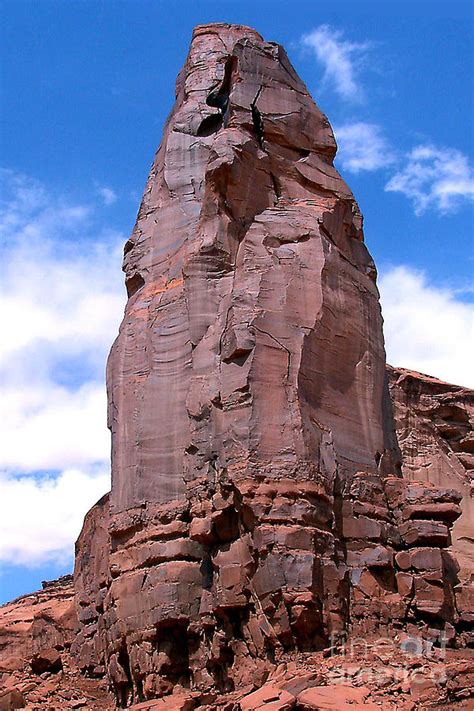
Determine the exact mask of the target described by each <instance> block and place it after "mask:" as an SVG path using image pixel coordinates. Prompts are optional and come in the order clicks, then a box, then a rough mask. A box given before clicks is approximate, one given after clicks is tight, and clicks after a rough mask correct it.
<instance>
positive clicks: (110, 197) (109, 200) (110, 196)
mask: <svg viewBox="0 0 474 711" xmlns="http://www.w3.org/2000/svg"><path fill="white" fill-rule="evenodd" d="M97 193H98V195H100V197H101V198H102V200H103V203H104V205H106V206H107V207H109V206H110V205H113V204H114V202H117V193H116V192H115V190H112V188H109V187H107V186H106V185H103V186H100V187H98V188H97Z"/></svg>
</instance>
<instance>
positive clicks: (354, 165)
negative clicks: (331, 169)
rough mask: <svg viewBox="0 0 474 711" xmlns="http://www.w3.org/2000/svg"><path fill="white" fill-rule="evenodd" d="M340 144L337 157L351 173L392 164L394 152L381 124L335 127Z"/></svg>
mask: <svg viewBox="0 0 474 711" xmlns="http://www.w3.org/2000/svg"><path fill="white" fill-rule="evenodd" d="M334 133H335V135H336V140H337V144H338V152H337V159H336V160H338V161H339V162H340V163H341V165H342V167H343V168H344V169H345V170H348V171H350V172H351V173H360V172H362V171H373V170H379V169H380V168H385V167H386V166H388V165H391V164H392V163H393V162H394V160H395V157H394V154H393V152H392V149H391V148H390V146H389V144H388V141H387V140H386V139H385V137H384V136H383V133H382V129H381V128H380V126H377V124H374V123H364V122H363V121H359V122H356V123H348V124H344V125H343V126H339V127H338V128H335V129H334Z"/></svg>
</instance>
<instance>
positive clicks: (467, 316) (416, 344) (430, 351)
mask: <svg viewBox="0 0 474 711" xmlns="http://www.w3.org/2000/svg"><path fill="white" fill-rule="evenodd" d="M379 290H380V297H381V302H382V313H383V317H384V331H385V347H386V350H387V360H388V362H389V363H391V364H392V365H397V366H401V367H404V368H410V369H413V370H418V371H420V372H422V373H426V374H428V375H433V376H435V377H437V378H440V379H441V380H446V381H447V382H450V383H455V384H457V385H465V386H468V387H474V377H473V370H472V349H473V335H474V334H473V326H474V304H473V303H467V302H463V301H461V300H460V299H459V297H458V294H457V292H456V291H455V290H454V289H453V290H451V289H446V288H440V287H438V286H433V285H432V284H430V283H429V282H428V279H427V277H426V276H425V274H424V273H423V272H418V271H415V270H413V269H411V268H408V267H405V266H398V267H394V268H392V269H389V270H387V271H385V272H383V273H382V275H381V277H380V278H379Z"/></svg>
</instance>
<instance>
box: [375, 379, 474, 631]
mask: <svg viewBox="0 0 474 711" xmlns="http://www.w3.org/2000/svg"><path fill="white" fill-rule="evenodd" d="M387 372H388V375H389V379H390V393H391V400H392V403H393V413H394V421H395V427H396V434H397V440H398V444H399V446H400V450H401V454H402V471H403V477H404V479H407V480H414V479H418V480H424V481H429V482H431V483H433V484H436V485H438V486H440V487H449V488H450V489H455V490H456V491H457V492H458V494H459V497H460V507H461V511H462V513H461V516H460V517H459V518H458V519H457V520H456V521H455V523H454V526H453V529H452V546H451V547H450V549H449V550H450V551H451V552H452V553H453V554H454V556H455V559H456V561H457V564H458V565H459V572H458V578H459V581H458V583H457V585H456V588H455V593H456V608H457V616H458V626H459V629H460V630H461V632H462V637H463V638H465V641H466V643H468V644H470V645H472V644H473V642H474V635H473V632H472V626H473V623H474V435H473V422H474V392H473V391H472V390H469V389H468V388H464V387H460V386H456V385H451V384H449V383H444V382H442V381H441V380H437V379H436V378H433V377H430V376H427V375H422V374H421V373H414V372H413V371H410V370H404V369H402V368H391V367H390V366H388V369H387ZM438 509H439V507H438Z"/></svg>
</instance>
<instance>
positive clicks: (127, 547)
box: [76, 25, 460, 705]
mask: <svg viewBox="0 0 474 711" xmlns="http://www.w3.org/2000/svg"><path fill="white" fill-rule="evenodd" d="M335 151H336V145H335V141H334V137H333V133H332V130H331V128H330V126H329V124H328V121H327V119H326V117H325V116H324V115H323V114H322V113H321V111H320V110H319V109H318V108H317V106H316V105H315V103H314V102H313V100H312V99H311V97H310V96H309V94H308V92H307V89H306V87H305V86H304V84H303V83H302V82H301V80H300V79H299V78H298V76H297V75H296V73H295V71H294V69H293V68H292V66H291V64H290V62H289V60H288V58H287V56H286V54H285V52H284V50H283V49H282V48H281V47H279V46H278V45H276V44H273V43H266V42H265V41H264V40H263V39H262V38H261V37H260V36H259V35H258V34H257V33H256V32H255V31H254V30H251V29H249V28H245V27H240V26H229V25H208V26H202V27H198V28H197V29H196V30H195V31H194V34H193V39H192V43H191V48H190V51H189V55H188V58H187V60H186V63H185V65H184V68H183V70H182V72H181V73H180V75H179V77H178V81H177V91H176V103H175V106H174V108H173V110H172V112H171V115H170V117H169V119H168V122H167V124H166V127H165V130H164V136H163V140H162V143H161V147H160V149H159V150H158V153H157V155H156V157H155V161H154V163H153V166H152V169H151V172H150V176H149V179H148V182H147V186H146V189H145V194H144V197H143V201H142V204H141V207H140V211H139V214H138V219H137V223H136V226H135V229H134V231H133V234H132V236H131V238H130V240H129V241H128V242H127V244H126V245H125V259H124V270H125V273H126V285H127V291H128V296H129V298H128V303H127V307H126V311H125V317H124V320H123V323H122V325H121V328H120V334H119V337H118V339H117V341H116V342H115V344H114V346H113V348H112V351H111V354H110V358H109V363H108V374H107V381H108V392H109V426H110V428H111V431H112V491H111V493H110V501H104V502H102V503H101V504H100V506H99V507H95V508H94V509H93V510H92V512H91V514H90V515H89V517H88V520H87V521H86V524H85V528H84V530H83V533H82V534H81V538H80V540H79V542H78V554H77V560H76V587H77V599H78V604H79V619H80V620H81V624H82V629H81V632H80V635H81V636H80V641H79V643H78V645H77V647H78V650H82V652H80V651H79V652H78V654H80V653H82V660H81V664H82V666H83V668H85V669H87V670H88V671H89V673H100V669H101V667H102V666H104V667H105V668H106V669H107V673H108V675H109V678H110V680H111V682H112V684H113V687H114V689H115V693H116V697H117V700H118V702H119V703H120V704H122V705H126V704H128V703H129V702H130V701H131V700H132V699H133V700H135V701H136V700H142V699H145V698H154V697H156V696H160V695H163V694H165V693H167V692H168V691H170V690H171V689H172V688H173V686H175V685H176V684H177V683H180V684H182V685H183V686H191V687H192V688H194V689H201V690H203V689H204V690H206V689H211V688H214V689H215V688H217V689H220V690H221V691H225V690H229V689H232V688H234V687H239V686H242V685H245V683H253V684H258V683H259V682H261V680H262V679H264V678H265V675H266V674H267V673H268V669H269V668H270V667H271V666H272V664H273V663H274V661H275V660H276V659H278V657H279V655H281V654H283V652H284V650H286V649H299V650H308V649H318V648H322V647H324V646H327V644H328V643H329V640H330V639H331V637H333V636H336V637H337V636H338V635H341V634H343V633H345V632H346V631H347V630H348V629H349V627H351V626H352V629H354V630H361V631H364V632H365V633H369V632H374V631H376V630H377V629H378V628H379V627H380V626H382V627H386V628H388V627H390V626H391V625H392V626H393V625H398V626H399V627H400V626H402V625H403V624H405V623H406V621H407V620H410V619H412V617H413V616H414V615H416V614H418V613H420V614H421V613H422V614H424V615H425V616H427V617H429V616H431V618H434V619H436V620H438V621H437V623H436V629H437V633H438V635H439V634H440V630H442V629H443V626H444V625H445V624H446V623H447V621H448V620H450V619H451V618H452V616H453V614H454V613H453V599H452V584H453V583H454V582H455V576H456V571H455V566H454V564H453V565H452V566H451V567H449V565H450V562H449V561H447V560H445V558H443V557H442V555H441V552H440V548H442V547H444V546H446V545H448V542H449V527H450V525H451V524H452V522H453V521H454V520H455V519H456V518H457V516H458V515H459V513H460V510H459V507H458V501H459V499H460V496H459V495H458V494H457V492H455V491H451V490H450V489H440V490H438V489H435V488H433V487H430V486H429V485H425V486H423V485H411V484H407V483H406V482H404V481H403V480H402V479H400V478H397V476H394V475H396V474H397V466H398V462H397V456H398V450H397V447H396V446H395V444H394V433H393V429H392V420H391V413H390V407H389V406H388V407H387V405H389V401H388V399H387V391H386V390H385V389H384V382H385V380H384V379H385V355H384V348H383V337H382V321H381V315H380V307H379V302H378V292H377V288H376V285H375V268H374V265H373V262H372V259H371V257H370V255H369V253H368V252H367V249H366V247H365V245H364V242H363V234H362V218H361V215H360V213H359V209H358V206H357V204H356V202H355V200H354V198H353V196H352V193H351V192H350V190H349V188H348V187H347V185H346V184H345V183H344V181H343V180H342V179H341V177H340V175H339V174H338V173H337V171H336V170H335V168H334V167H333V163H332V161H333V158H334V155H335ZM384 403H385V404H384ZM410 486H411V487H412V488H411V489H410ZM417 486H418V488H416V487H417ZM413 487H415V488H413ZM407 502H408V503H410V504H413V505H412V508H411V509H410V514H409V515H406V511H405V509H406V505H408V503H407ZM438 503H442V505H443V506H442V508H441V510H442V511H443V513H442V515H440V516H438V515H437V516H436V517H435V516H433V517H431V518H436V521H432V520H431V518H430V512H431V511H432V510H433V508H436V507H437V505H438ZM420 507H421V508H420ZM423 507H425V508H423ZM426 507H428V508H426ZM430 507H431V509H430ZM443 507H444V508H443ZM427 512H428V513H427ZM408 549H410V550H411V549H414V552H413V556H415V557H414V558H413V560H412V559H411V557H410V556H411V555H412V554H411V553H406V555H407V556H408V558H407V559H405V558H403V556H402V559H401V563H400V564H399V560H400V559H399V560H398V562H396V557H397V555H398V556H399V553H400V552H406V551H407V550H408ZM420 550H421V551H422V552H421V553H419V552H418V553H417V551H420ZM423 551H425V553H423ZM426 551H428V553H427V552H426ZM430 551H431V553H430ZM430 555H431V558H430ZM417 556H418V557H417ZM423 556H425V557H423ZM91 561H92V562H91ZM416 566H418V570H426V569H427V568H426V566H428V569H429V570H430V571H431V573H430V575H431V578H429V579H425V578H426V575H425V577H423V575H422V574H418V573H416V572H414V571H416ZM423 566H425V568H423ZM429 566H431V567H429ZM448 568H449V571H450V572H449V574H446V575H444V577H443V570H445V569H448ZM402 571H405V572H403V573H402ZM440 576H441V577H440ZM435 588H436V596H435V599H434V601H433V594H434V593H433V590H435ZM420 611H421V612H420ZM425 627H426V629H428V627H429V625H425ZM431 634H432V636H434V637H436V630H435V632H432V633H431Z"/></svg>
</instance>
